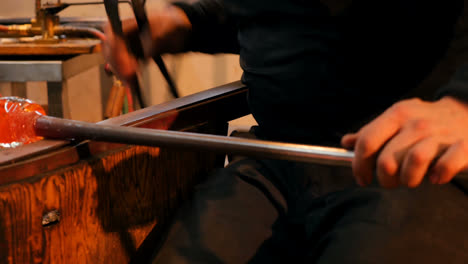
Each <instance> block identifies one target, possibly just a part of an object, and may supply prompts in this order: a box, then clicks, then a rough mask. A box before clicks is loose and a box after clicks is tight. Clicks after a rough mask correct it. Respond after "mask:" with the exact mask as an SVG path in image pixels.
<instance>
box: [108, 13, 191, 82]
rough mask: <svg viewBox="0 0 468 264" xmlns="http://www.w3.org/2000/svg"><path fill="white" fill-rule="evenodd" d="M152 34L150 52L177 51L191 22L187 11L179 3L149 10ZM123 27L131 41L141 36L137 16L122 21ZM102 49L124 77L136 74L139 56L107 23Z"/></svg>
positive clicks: (187, 32)
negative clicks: (135, 55) (131, 51)
mask: <svg viewBox="0 0 468 264" xmlns="http://www.w3.org/2000/svg"><path fill="white" fill-rule="evenodd" d="M148 22H149V27H150V34H151V41H152V47H151V54H147V55H149V56H154V55H159V54H162V53H176V52H181V51H183V50H184V48H185V46H186V41H187V39H188V36H189V35H190V32H191V29H192V25H191V23H190V21H189V20H188V17H187V15H186V14H185V13H184V12H183V11H182V10H181V9H180V8H178V7H175V6H168V7H166V8H164V9H163V10H157V11H153V12H151V13H149V14H148ZM122 28H123V32H124V35H125V38H127V39H128V40H129V41H130V42H132V41H135V40H134V38H139V34H138V25H137V23H136V21H135V20H134V19H127V20H124V21H122ZM102 41H103V44H102V53H103V55H104V58H105V59H106V61H107V62H108V63H109V64H110V66H111V68H112V71H113V72H114V73H115V74H116V75H117V77H119V78H120V79H121V80H123V81H127V80H130V79H132V78H134V76H135V75H136V72H137V70H138V63H137V59H136V58H135V57H134V56H133V54H131V53H130V52H129V51H128V49H127V46H126V42H125V41H124V40H123V39H122V38H121V37H119V36H116V35H115V34H114V32H113V31H112V28H111V26H110V25H109V24H108V25H107V26H106V27H105V38H104V39H103V40H102Z"/></svg>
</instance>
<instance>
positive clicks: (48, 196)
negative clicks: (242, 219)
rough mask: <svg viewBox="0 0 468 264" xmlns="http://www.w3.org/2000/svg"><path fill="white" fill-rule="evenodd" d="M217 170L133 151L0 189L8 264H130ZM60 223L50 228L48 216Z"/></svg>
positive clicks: (186, 156) (163, 153)
mask: <svg viewBox="0 0 468 264" xmlns="http://www.w3.org/2000/svg"><path fill="white" fill-rule="evenodd" d="M215 165H216V156H215V155H213V154H208V153H196V152H181V151H173V150H169V149H162V150H159V149H158V148H148V147H129V148H127V149H125V150H123V151H118V152H115V153H111V154H108V155H105V156H103V157H95V158H93V159H90V160H83V161H81V162H79V163H78V164H76V165H74V166H70V167H67V168H64V169H61V170H58V171H54V172H52V173H50V174H47V175H38V177H36V178H34V179H30V180H29V181H28V182H21V183H16V184H11V185H7V186H2V187H0V222H1V228H0V246H1V248H0V252H2V253H1V254H0V263H110V262H113V263H127V262H128V261H129V259H130V258H131V257H132V256H133V255H134V254H135V252H136V250H137V248H138V247H139V245H140V244H141V243H142V241H143V240H144V239H145V237H146V235H147V234H148V233H149V232H150V231H151V229H152V228H153V227H154V225H155V224H157V223H158V222H159V221H161V219H165V218H167V217H168V216H169V213H170V212H171V211H173V210H174V209H175V208H176V207H177V205H178V204H179V202H180V201H181V200H184V199H186V198H187V196H188V195H189V194H190V190H191V188H192V187H193V185H194V183H195V182H197V181H199V180H200V179H201V178H203V177H204V176H206V175H207V174H208V173H209V170H210V168H212V167H214V166H215ZM53 210H58V211H59V212H60V222H59V223H57V224H55V225H51V226H49V227H43V226H42V222H41V221H42V216H43V215H44V214H45V213H47V212H49V211H53Z"/></svg>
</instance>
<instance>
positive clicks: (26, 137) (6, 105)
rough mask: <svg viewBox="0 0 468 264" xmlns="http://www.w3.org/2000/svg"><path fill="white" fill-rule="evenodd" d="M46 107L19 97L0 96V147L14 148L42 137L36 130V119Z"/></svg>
mask: <svg viewBox="0 0 468 264" xmlns="http://www.w3.org/2000/svg"><path fill="white" fill-rule="evenodd" d="M41 115H45V111H44V109H43V108H42V107H41V106H40V105H38V104H36V103H34V102H32V101H30V100H28V99H23V98H19V97H2V98H0V148H2V147H3V148H12V147H16V146H19V145H22V144H28V143H32V142H35V141H38V140H40V139H42V138H41V137H38V136H37V135H36V133H35V130H34V123H35V122H36V119H37V118H38V117H39V116H41Z"/></svg>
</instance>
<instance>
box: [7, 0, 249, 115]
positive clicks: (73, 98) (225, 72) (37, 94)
mask: <svg viewBox="0 0 468 264" xmlns="http://www.w3.org/2000/svg"><path fill="white" fill-rule="evenodd" d="M49 2H51V3H56V2H57V0H49ZM62 2H66V3H72V2H83V0H81V1H80V0H62ZM42 3H43V4H45V3H47V0H43V1H42ZM165 3H166V2H165V0H147V3H146V7H147V12H148V13H150V12H151V10H155V9H158V8H162V7H163V6H164V4H165ZM34 8H35V7H34V0H15V1H2V5H1V8H0V18H22V17H23V18H24V17H28V18H29V17H31V18H32V17H34V16H35V14H34ZM120 12H121V15H122V17H123V18H124V17H131V16H132V15H133V14H132V11H131V9H130V6H129V5H120ZM59 15H60V17H81V18H90V19H95V18H106V13H105V10H104V6H72V7H69V8H67V9H66V10H64V11H63V12H61V13H59ZM163 59H164V61H165V62H166V65H167V67H168V69H169V71H170V73H171V76H172V78H173V79H174V80H175V81H176V83H177V86H178V89H179V93H180V95H181V96H186V95H189V94H192V93H195V92H199V91H202V90H204V89H208V88H212V87H215V86H217V85H222V84H225V83H229V82H232V81H237V80H239V79H240V77H241V74H242V70H241V69H240V67H239V57H238V56H237V55H206V54H200V53H188V54H181V55H165V56H163ZM142 76H143V87H144V93H145V99H146V101H147V103H150V104H151V105H154V104H159V103H163V102H166V101H168V100H171V99H172V98H171V95H170V94H169V91H168V89H167V85H166V83H165V80H164V78H163V77H162V75H161V74H160V72H159V70H158V68H157V67H156V66H155V64H154V63H153V62H150V63H148V65H146V66H145V67H143V71H142ZM99 78H100V76H99V68H98V67H97V66H96V67H94V68H92V69H89V70H88V71H86V72H84V73H82V74H79V75H77V76H74V77H73V78H71V79H69V80H67V81H66V83H65V85H64V89H65V90H66V92H65V93H64V94H66V97H67V98H64V101H63V103H64V104H66V105H67V106H66V107H64V109H66V111H64V117H65V118H71V119H76V120H82V121H88V122H98V121H100V120H102V119H103V105H102V102H103V101H105V98H102V97H103V94H106V93H105V92H102V90H101V89H110V87H102V85H101V82H100V80H99ZM109 83H111V82H109ZM12 93H14V88H13V87H12V84H11V83H0V94H1V95H2V96H8V95H11V94H12ZM27 97H28V98H29V99H32V100H34V101H37V102H38V103H40V104H47V90H46V84H45V83H42V82H29V83H27ZM90 106H93V107H90Z"/></svg>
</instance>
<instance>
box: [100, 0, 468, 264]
mask: <svg viewBox="0 0 468 264" xmlns="http://www.w3.org/2000/svg"><path fill="white" fill-rule="evenodd" d="M325 2H326V1H317V0H310V1H304V0H273V1H265V0H258V1H252V0H251V1H246V0H225V1H219V0H200V1H198V2H195V3H191V4H187V3H180V2H179V3H174V4H172V5H170V6H169V7H168V8H167V9H166V10H164V11H160V12H155V13H153V14H152V15H151V16H150V24H151V25H152V27H151V30H152V37H153V41H154V46H153V53H154V54H161V53H176V52H183V51H201V52H207V53H218V52H231V53H239V54H240V63H241V66H242V68H243V70H244V74H243V77H242V80H243V82H244V83H245V84H246V85H247V86H248V87H249V98H248V99H249V105H250V108H251V111H252V114H253V115H254V117H255V119H256V120H257V122H258V123H259V129H258V130H257V131H256V136H257V137H259V138H263V139H269V140H278V141H288V142H300V143H310V144H321V145H332V146H336V145H339V144H340V143H341V145H343V146H344V147H347V148H351V149H354V150H355V152H356V158H355V160H354V161H353V171H350V170H347V169H343V168H333V167H327V166H316V165H307V164H302V163H293V162H284V161H272V160H253V159H244V160H241V161H237V162H235V163H234V164H231V165H230V166H228V167H227V168H225V169H223V170H220V171H219V172H217V173H216V174H215V175H213V176H212V177H211V178H210V179H209V180H208V181H207V182H206V183H204V184H203V185H200V186H199V187H198V188H197V190H196V192H195V194H194V197H193V199H192V200H191V201H190V203H189V204H187V205H185V206H184V207H183V208H182V209H181V210H180V213H179V215H178V216H177V218H176V220H175V222H174V224H173V226H172V228H171V230H170V232H169V236H168V239H167V242H166V243H165V245H164V246H163V247H162V249H161V251H160V252H159V254H158V255H157V256H156V258H155V262H157V263H245V262H249V263H287V262H293V263H297V262H300V263H301V262H305V263H410V262H417V263H420V262H421V263H423V262H425V263H440V262H442V261H444V262H449V263H465V262H467V261H468V236H467V235H468V232H466V231H464V230H465V229H466V228H465V225H466V222H467V221H468V210H467V209H468V203H467V197H466V194H465V193H464V189H463V184H462V183H463V179H457V178H455V179H454V180H453V181H451V180H452V178H453V177H454V176H455V175H456V174H457V173H458V172H460V171H462V170H463V169H466V168H467V167H468V122H467V121H466V120H468V104H466V103H465V100H468V87H467V86H466V81H467V80H468V77H466V76H465V75H466V74H464V73H465V72H467V71H466V70H464V69H461V70H460V71H459V73H458V74H457V75H455V77H454V79H453V80H452V81H451V82H450V83H448V84H447V85H445V86H444V87H442V89H441V90H440V91H439V95H438V96H439V97H438V98H437V100H436V101H432V102H426V101H421V100H419V99H412V100H403V101H401V100H402V99H403V98H404V96H405V95H406V94H407V93H408V92H409V91H410V90H412V89H414V88H415V87H417V86H418V85H419V84H420V83H421V82H422V81H423V80H424V79H425V78H426V77H427V76H428V75H429V73H430V72H431V71H432V70H433V69H434V67H435V66H436V65H437V63H438V62H439V61H440V60H441V58H442V57H443V56H444V55H445V53H446V52H447V49H448V47H449V44H450V42H451V40H452V38H453V29H454V27H455V24H456V22H457V20H458V18H459V16H460V14H461V11H462V9H463V2H462V1H442V0H440V1H432V2H431V1H422V0H405V1H403V0H401V1H400V0H397V1H365V0H362V1H359V0H355V1H348V2H349V3H343V4H342V5H337V6H338V7H339V8H334V7H335V6H333V5H331V4H329V3H325ZM125 31H126V32H128V33H129V34H130V35H132V34H131V32H133V31H135V25H134V22H127V23H126V29H125ZM107 35H108V39H107V40H106V41H105V45H104V54H105V56H106V58H107V59H108V60H109V61H110V62H111V64H112V65H113V68H114V70H115V71H116V72H117V74H118V75H119V76H120V77H121V78H123V79H124V80H125V79H127V78H130V77H131V76H132V75H133V74H135V70H136V62H135V59H134V58H133V57H132V56H131V55H129V54H128V53H127V52H126V49H125V47H124V44H123V41H122V40H120V39H118V38H116V37H115V36H114V35H113V34H112V32H110V31H108V34H107ZM371 120H372V121H371ZM278 126H281V127H283V128H282V129H278V128H277V127H278ZM356 130H357V131H358V132H356V133H352V134H346V133H349V132H351V131H356ZM374 175H375V177H374ZM353 176H354V178H355V181H356V182H357V183H358V184H355V181H354V180H353ZM426 178H427V180H425V179H426ZM448 182H450V183H449V184H445V183H448ZM440 184H445V185H440ZM358 185H360V186H358ZM362 186H366V187H362ZM417 186H418V188H417V189H408V188H407V187H417ZM397 187H399V188H397Z"/></svg>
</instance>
